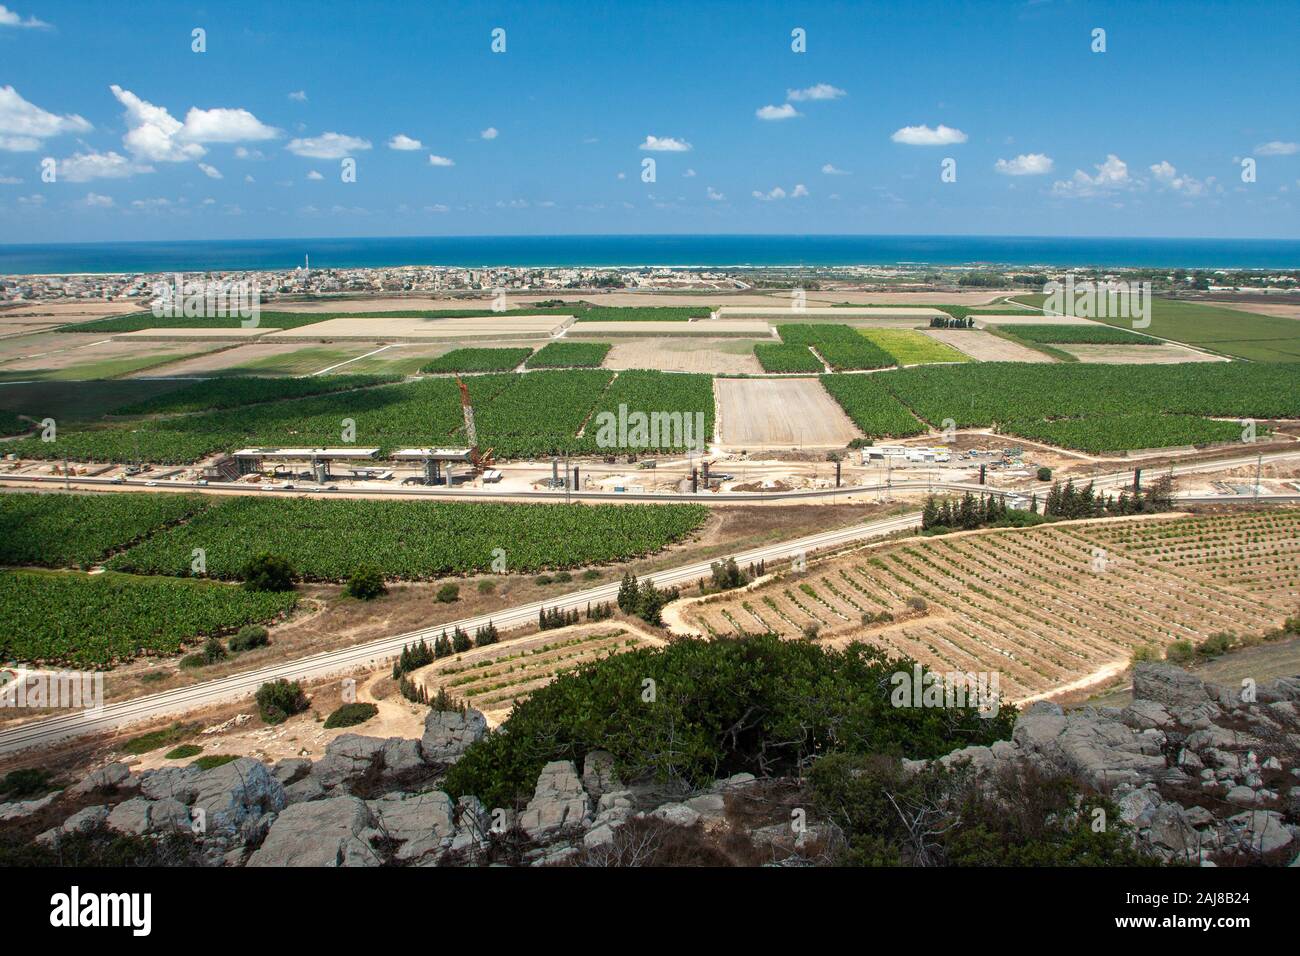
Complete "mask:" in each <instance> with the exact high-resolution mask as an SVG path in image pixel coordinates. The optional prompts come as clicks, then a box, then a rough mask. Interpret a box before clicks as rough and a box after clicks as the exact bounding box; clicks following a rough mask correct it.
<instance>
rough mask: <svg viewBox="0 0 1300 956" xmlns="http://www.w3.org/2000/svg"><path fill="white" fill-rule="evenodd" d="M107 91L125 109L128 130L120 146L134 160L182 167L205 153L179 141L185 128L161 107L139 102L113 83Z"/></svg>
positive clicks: (135, 97)
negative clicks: (175, 164)
mask: <svg viewBox="0 0 1300 956" xmlns="http://www.w3.org/2000/svg"><path fill="white" fill-rule="evenodd" d="M109 89H111V90H112V91H113V95H114V96H115V97H117V101H118V102H119V103H121V104H122V105H123V106H124V107H126V120H127V124H128V125H129V127H130V128H129V129H128V130H127V131H126V135H125V136H124V137H122V142H123V144H124V145H125V146H126V148H127V149H128V150H129V151H130V152H131V154H132V155H133V156H135V157H136V158H137V159H145V160H148V161H150V162H156V163H183V162H188V161H190V160H196V159H199V158H201V157H202V156H204V155H205V154H206V153H207V150H206V149H204V148H203V147H202V146H200V145H199V144H198V143H183V142H179V141H178V140H179V136H180V132H181V130H182V128H183V127H184V124H182V123H181V121H180V120H178V119H176V117H174V116H172V115H171V114H170V113H168V112H167V110H165V109H163V108H162V107H161V106H155V105H154V104H152V103H150V102H148V101H146V100H142V99H140V97H138V96H136V95H135V94H134V93H132V92H131V91H130V90H124V89H122V87H120V86H118V85H117V84H116V83H114V84H113V85H112V86H110V87H109Z"/></svg>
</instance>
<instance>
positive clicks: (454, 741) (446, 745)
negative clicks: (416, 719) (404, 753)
mask: <svg viewBox="0 0 1300 956" xmlns="http://www.w3.org/2000/svg"><path fill="white" fill-rule="evenodd" d="M486 734H487V718H486V717H484V716H483V715H482V714H481V713H479V712H478V711H477V710H474V709H473V708H472V707H471V708H468V709H467V710H466V711H465V713H463V714H462V713H458V712H457V711H454V710H431V711H429V715H428V716H427V717H425V718H424V735H423V736H422V737H421V738H420V751H421V753H422V754H423V755H424V759H425V760H426V761H427V762H429V763H437V764H451V763H455V762H456V761H457V760H459V759H460V757H461V754H463V753H464V752H465V748H466V747H468V746H469V745H470V744H472V743H475V742H477V741H479V740H482V739H483V737H484V736H485V735H486Z"/></svg>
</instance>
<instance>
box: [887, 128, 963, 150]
mask: <svg viewBox="0 0 1300 956" xmlns="http://www.w3.org/2000/svg"><path fill="white" fill-rule="evenodd" d="M889 138H890V139H892V140H893V141H894V142H895V143H902V144H903V145H905V146H951V145H952V144H954V143H964V142H966V140H967V139H968V137H967V136H966V134H965V133H963V132H962V131H961V130H959V129H953V128H952V127H951V126H944V125H943V124H942V123H940V124H939V125H938V126H936V127H935V128H934V129H930V127H928V126H904V127H903V128H902V129H899V130H895V131H894V134H893V135H892V136H890V137H889Z"/></svg>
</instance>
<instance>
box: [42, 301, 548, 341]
mask: <svg viewBox="0 0 1300 956" xmlns="http://www.w3.org/2000/svg"><path fill="white" fill-rule="evenodd" d="M571 311H572V310H571V309H562V308H530V309H509V310H506V311H504V312H494V311H492V310H491V309H435V310H428V309H405V310H398V311H392V312H365V313H356V312H266V311H262V312H259V313H258V318H257V327H258V328H265V329H298V328H302V327H303V326H304V325H314V324H316V323H317V322H326V321H328V320H330V319H412V318H414V319H453V318H487V317H489V316H494V315H500V316H510V315H567V314H569V313H570V312H571ZM244 321H245V320H243V319H241V318H240V317H239V316H237V315H236V316H232V317H220V318H218V317H214V318H200V317H192V318H186V317H184V316H181V317H179V318H158V317H156V316H154V314H153V313H152V312H135V313H132V314H131V315H122V316H117V317H115V318H109V319H97V320H96V321H94V322H83V323H81V324H80V325H65V326H64V327H63V328H61V329H59V331H60V332H90V333H93V334H95V335H108V334H111V335H117V334H120V333H123V332H138V331H140V330H141V329H235V328H239V327H240V325H241V324H242V323H243V322H244Z"/></svg>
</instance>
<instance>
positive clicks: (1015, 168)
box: [993, 153, 1052, 176]
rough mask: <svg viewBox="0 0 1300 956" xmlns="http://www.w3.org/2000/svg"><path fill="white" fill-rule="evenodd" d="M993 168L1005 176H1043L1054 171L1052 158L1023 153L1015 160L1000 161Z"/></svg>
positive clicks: (1044, 155) (1038, 154)
mask: <svg viewBox="0 0 1300 956" xmlns="http://www.w3.org/2000/svg"><path fill="white" fill-rule="evenodd" d="M993 168H994V169H996V170H997V171H998V172H1000V173H1002V174H1003V175H1004V176H1042V175H1045V174H1046V173H1050V172H1051V171H1052V157H1050V156H1048V155H1046V154H1044V153H1021V154H1020V155H1019V156H1017V157H1016V158H1015V159H999V160H998V161H997V162H996V163H994V164H993Z"/></svg>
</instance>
